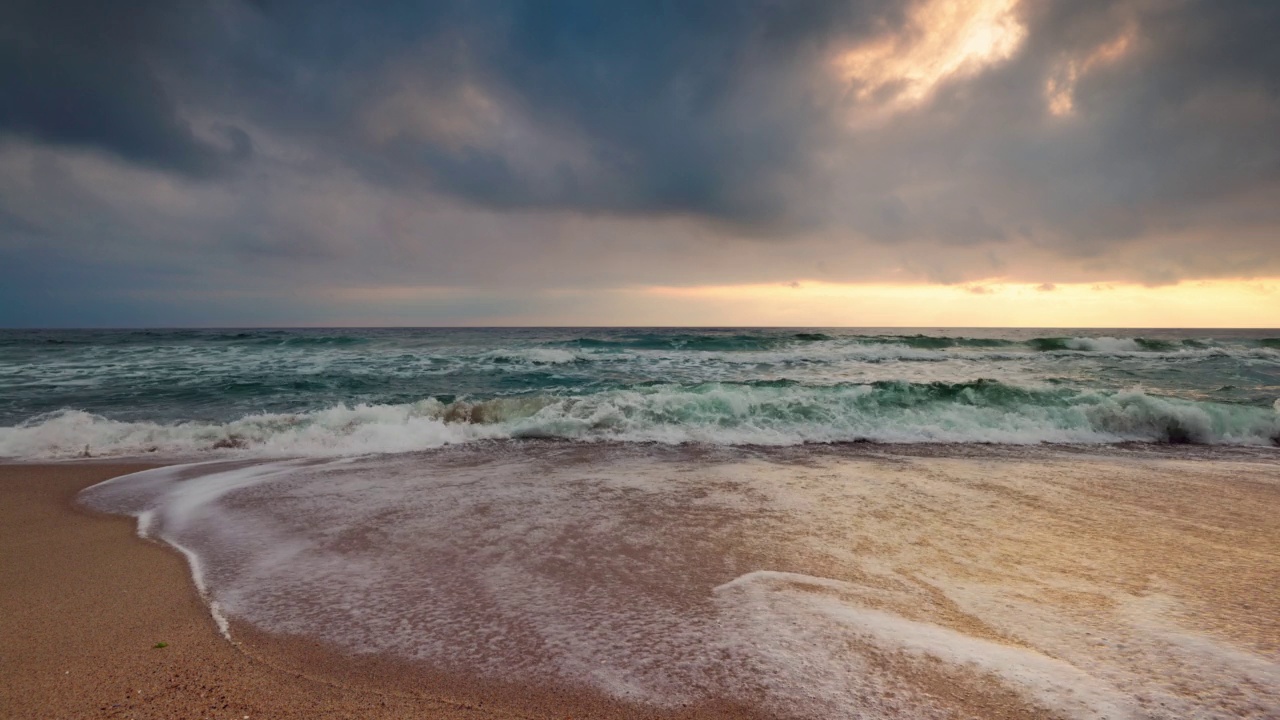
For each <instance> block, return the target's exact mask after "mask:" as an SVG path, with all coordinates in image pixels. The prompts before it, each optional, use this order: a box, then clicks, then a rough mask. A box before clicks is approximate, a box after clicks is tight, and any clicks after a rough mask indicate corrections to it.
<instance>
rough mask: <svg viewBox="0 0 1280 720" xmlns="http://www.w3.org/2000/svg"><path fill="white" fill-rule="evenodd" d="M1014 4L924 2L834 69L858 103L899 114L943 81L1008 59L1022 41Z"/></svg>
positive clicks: (1010, 0)
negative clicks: (897, 28) (902, 24)
mask: <svg viewBox="0 0 1280 720" xmlns="http://www.w3.org/2000/svg"><path fill="white" fill-rule="evenodd" d="M1017 5H1018V0H925V1H924V2H921V3H919V4H918V5H916V6H915V8H913V9H912V11H911V14H910V22H909V24H908V26H907V27H906V28H905V29H904V30H903V31H902V32H900V33H898V34H892V35H885V36H882V37H880V38H877V39H875V40H872V41H870V42H868V43H864V44H862V45H859V46H858V47H855V48H853V49H851V50H848V51H846V52H844V53H842V54H840V55H839V56H838V57H837V58H836V59H835V65H836V68H837V71H838V72H839V73H840V75H841V76H842V77H843V78H845V79H846V80H848V81H849V82H850V83H852V84H853V87H854V88H855V90H854V93H855V96H856V98H857V99H858V100H859V101H860V102H871V103H874V104H881V105H884V106H885V107H886V109H889V110H899V109H903V108H906V107H910V106H912V105H917V104H919V103H921V102H923V101H924V100H926V99H927V98H928V97H929V96H930V95H932V93H933V92H934V90H935V89H936V88H937V87H938V86H939V85H940V84H942V83H943V82H945V81H946V80H947V79H949V78H952V77H963V76H967V75H972V74H975V73H977V72H979V71H980V70H982V69H984V68H986V67H989V66H991V65H993V64H995V63H998V62H1000V61H1002V60H1007V59H1008V58H1010V57H1011V56H1012V55H1013V53H1014V52H1015V51H1017V49H1018V47H1019V46H1021V44H1022V41H1023V39H1024V38H1025V37H1026V34H1027V33H1026V28H1025V27H1024V26H1023V25H1022V23H1021V22H1020V21H1019V19H1018V17H1017V13H1016V10H1017Z"/></svg>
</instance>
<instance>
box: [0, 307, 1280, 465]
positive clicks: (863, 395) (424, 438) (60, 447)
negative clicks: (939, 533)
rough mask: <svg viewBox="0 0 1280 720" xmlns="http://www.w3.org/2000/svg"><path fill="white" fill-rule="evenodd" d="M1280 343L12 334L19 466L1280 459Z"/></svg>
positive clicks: (1014, 334)
mask: <svg viewBox="0 0 1280 720" xmlns="http://www.w3.org/2000/svg"><path fill="white" fill-rule="evenodd" d="M1277 403H1280V330H1277V331H1268V330H1263V331H1254V330H1249V331H1244V330H1212V331H1210V330H1204V331H1181V330H1140V331H1116V330H1106V331H1101V330H1075V331H1069V332H1067V331H1060V330H945V331H943V330H922V329H921V330H917V329H910V330H884V329H873V330H872V329H866V330H856V329H763V330H744V329H678V330H676V329H642V330H633V329H625V330H624V329H608V330H602V329H371V330H352V329H341V330H338V329H317V330H137V331H109V330H108V331H0V456H8V457H18V458H57V457H74V456H78V455H86V454H87V455H89V456H94V457H99V456H112V455H133V454H140V453H160V454H164V455H175V454H181V455H194V456H220V455H255V456H258V455H334V454H339V455H341V454H358V453H365V452H405V451H411V450H422V449H428V448H434V447H440V446H443V445H449V444H457V443H465V442H472V441H477V440H484V439H498V438H510V439H520V438H558V439H565V440H575V441H601V440H610V441H620V442H658V443H686V442H693V443H708V444H714V445H794V444H804V443H844V442H858V441H873V442H879V443H920V442H926V443H1017V444H1026V443H1091V444H1106V443H1120V442H1172V443H1197V444H1209V445H1268V444H1274V443H1276V442H1277V438H1278V437H1280V411H1278V408H1280V405H1277Z"/></svg>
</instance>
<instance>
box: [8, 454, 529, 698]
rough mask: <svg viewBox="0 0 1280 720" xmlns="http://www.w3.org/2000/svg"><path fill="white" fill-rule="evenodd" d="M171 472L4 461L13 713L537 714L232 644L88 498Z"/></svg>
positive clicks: (162, 550)
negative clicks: (79, 500) (301, 664)
mask: <svg viewBox="0 0 1280 720" xmlns="http://www.w3.org/2000/svg"><path fill="white" fill-rule="evenodd" d="M161 466H162V464H159V463H148V464H143V463H102V462H91V463H61V464H58V463H42V464H28V463H23V464H7V463H4V464H0V498H2V500H0V518H2V521H0V553H2V554H3V556H4V561H3V562H2V563H0V617H3V618H4V620H3V623H4V626H5V632H4V633H3V636H0V675H2V676H3V677H4V678H5V682H4V683H0V716H3V717H14V718H19V717H21V718H45V717H47V718H114V717H121V718H123V717H129V718H174V717H223V718H243V717H246V716H248V717H251V718H299V719H301V718H316V717H326V718H329V717H331V718H353V719H354V718H402V717H418V718H432V719H440V720H454V719H462V718H467V719H470V720H485V719H490V718H492V719H498V718H514V717H537V715H529V714H526V713H516V712H511V711H506V710H504V709H502V708H498V707H487V706H486V707H477V706H472V705H468V704H465V703H458V702H451V701H449V700H448V699H444V698H436V697H427V696H423V695H420V694H414V695H409V694H403V693H397V692H393V691H391V690H390V689H387V690H377V689H369V688H361V687H354V686H349V685H344V684H338V683H335V682H333V681H331V680H327V679H319V678H317V677H316V676H314V675H312V674H310V673H309V672H307V670H310V671H313V672H314V671H315V670H318V669H320V667H322V666H323V663H320V664H319V666H318V667H310V668H306V669H305V670H303V669H293V668H289V667H285V666H283V665H277V664H274V663H271V662H264V660H263V659H262V658H261V657H260V656H258V655H257V654H256V653H255V652H254V651H253V650H251V649H249V648H247V647H245V646H243V645H239V643H240V640H239V633H240V632H242V631H241V630H240V629H237V645H233V644H232V643H229V642H227V641H226V640H225V639H224V638H223V637H222V636H221V635H220V634H219V632H218V629H217V627H216V626H215V624H214V621H213V618H212V617H211V616H210V614H209V609H208V607H207V606H206V605H205V603H204V601H203V600H202V599H201V598H200V596H199V594H198V593H197V591H196V588H195V586H194V584H193V581H192V579H191V574H190V570H189V568H188V566H187V563H186V560H185V559H184V558H183V557H182V556H181V554H180V553H179V552H178V551H177V550H175V549H173V548H170V547H167V546H165V545H164V544H162V543H159V542H154V541H148V540H143V539H140V538H139V537H138V536H137V533H136V529H135V528H136V523H135V521H134V519H133V518H129V517H123V516H114V515H107V514H104V513H98V512H95V511H93V510H89V509H87V508H83V507H80V506H79V505H78V504H76V502H75V497H76V495H77V494H78V493H79V492H80V491H81V490H82V489H84V488H86V487H89V486H91V485H94V484H96V483H99V482H102V481H104V480H107V479H110V478H112V477H117V476H120V475H124V474H128V473H132V472H138V471H141V470H147V469H150V468H154V467H161ZM249 635H253V633H249ZM161 642H163V643H166V644H167V646H166V647H163V648H155V647H153V646H154V645H156V644H157V643H161ZM304 650H305V648H304Z"/></svg>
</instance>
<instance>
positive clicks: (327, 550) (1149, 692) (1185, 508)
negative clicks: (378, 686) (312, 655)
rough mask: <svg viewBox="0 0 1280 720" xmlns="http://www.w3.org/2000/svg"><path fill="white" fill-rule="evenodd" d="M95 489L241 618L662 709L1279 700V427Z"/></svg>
mask: <svg viewBox="0 0 1280 720" xmlns="http://www.w3.org/2000/svg"><path fill="white" fill-rule="evenodd" d="M82 497H83V500H84V502H86V503H87V504H88V505H90V506H92V507H95V508H98V509H103V510H107V511H111V512H117V513H125V514H132V515H135V516H138V517H139V528H140V531H141V532H144V533H146V534H148V535H150V536H152V537H155V538H159V539H162V540H164V541H167V542H169V543H172V544H174V545H176V546H178V547H179V548H181V549H183V550H184V551H185V552H186V553H187V554H188V557H189V559H190V560H191V562H192V567H193V572H194V573H195V574H196V577H197V582H198V584H199V585H200V587H201V588H202V589H203V591H204V592H205V594H206V598H207V600H208V601H209V602H210V603H211V607H212V609H213V610H214V612H215V613H216V614H217V616H218V617H219V618H221V619H223V621H225V622H226V623H227V627H228V628H229V632H230V633H231V634H232V635H233V636H234V635H235V633H236V628H237V627H252V628H255V629H260V630H265V631H268V632H273V633H279V634H282V635H289V636H302V637H311V638H315V639H318V640H321V641H324V642H326V643H329V644H331V645H333V646H334V647H337V648H339V649H341V650H344V651H346V652H350V653H355V654H366V655H367V654H375V655H380V656H385V657H388V658H394V659H397V660H400V661H406V662H410V663H419V664H422V665H423V666H429V667H433V668H438V669H442V670H445V671H449V672H457V673H463V674H466V675H471V676H475V677H479V678H494V679H499V680H504V681H515V682H531V683H542V684H546V683H551V684H556V685H561V686H563V687H566V688H584V689H586V690H589V691H591V692H596V693H602V694H604V695H606V696H609V697H613V698H617V699H619V700H622V701H627V702H633V703H636V704H637V705H638V706H640V707H648V708H654V709H656V710H658V711H664V710H670V709H674V708H679V707H681V706H685V705H696V704H697V703H701V702H707V701H711V700H723V701H727V702H731V703H737V704H741V705H745V706H748V707H754V708H758V710H759V713H760V715H761V716H777V717H796V718H831V717H867V718H876V717H903V716H906V717H922V718H927V717H970V716H980V717H990V716H995V715H996V714H997V713H1006V716H1008V717H1036V716H1043V717H1063V718H1101V717H1108V718H1113V719H1114V718H1186V717H1197V718H1240V717H1244V718H1273V717H1276V716H1278V715H1280V598H1278V597H1277V596H1276V593H1275V588H1276V587H1280V524H1277V523H1276V521H1275V518H1276V517H1280V462H1277V458H1276V456H1275V453H1274V451H1272V450H1267V449H1262V448H1259V449H1247V448H1237V449H1229V448H1227V449H1210V448H1187V449H1177V448H1164V449H1161V448H1157V447H1152V446H1146V447H1128V448H1125V447H1119V448H1104V449H1098V448H1095V449H1086V448H1081V447H1074V448H1063V447H1003V446H985V447H975V446H958V447H957V446H945V445H917V446H912V447H910V448H904V447H896V448H895V447H892V446H868V445H862V446H835V447H828V446H812V445H810V446H799V447H783V448H764V447H755V446H752V447H715V446H708V445H699V446H664V445H652V444H644V445H642V444H635V443H594V444H581V443H567V442H539V441H511V440H506V441H488V442H482V443H476V444H471V445H462V446H456V447H450V448H444V449H439V450H433V451H427V452H418V453H408V454H399V455H383V456H367V457H358V458H341V459H322V458H310V459H292V460H279V461H270V462H247V461H236V462H212V463H206V464H201V465H193V466H179V467H174V468H165V469H160V470H152V471H148V472H144V473H140V474H137V475H132V476H126V477H123V478H119V479H116V480H112V481H108V482H107V483H104V484H102V485H98V486H96V487H94V488H91V489H89V490H87V491H86V492H85V493H84V495H83V496H82Z"/></svg>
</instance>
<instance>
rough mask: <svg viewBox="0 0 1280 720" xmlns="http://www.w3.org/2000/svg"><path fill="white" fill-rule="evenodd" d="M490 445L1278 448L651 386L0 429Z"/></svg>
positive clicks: (1043, 392) (13, 437)
mask: <svg viewBox="0 0 1280 720" xmlns="http://www.w3.org/2000/svg"><path fill="white" fill-rule="evenodd" d="M499 438H559V439H566V440H577V441H595V440H612V441H624V442H627V441H630V442H660V443H690V442H692V443H708V444H718V445H744V444H763V445H794V444H803V443H839V442H858V441H872V442H882V443H919V442H935V443H968V442H980V443H1021V444H1025V443H1042V442H1060V443H1116V442H1131V441H1137V442H1165V443H1196V444H1243V445H1265V444H1272V443H1277V444H1280V410H1278V409H1277V408H1276V407H1259V406H1254V405H1237V404H1228V403H1215V402H1195V401H1191V400H1184V399H1175V398H1167V397H1159V396H1155V395H1148V394H1146V393H1143V392H1141V391H1137V390H1133V391H1125V392H1103V391H1078V390H1069V389H1063V388H1053V387H1020V386H1016V385H1010V384H1005V383H1000V382H996V381H988V380H982V381H977V382H970V383H940V382H935V383H906V382H878V383H870V384H842V385H833V386H808V385H803V384H799V383H795V382H786V381H781V382H759V383H702V384H696V385H677V384H651V385H643V386H636V387H632V388H630V389H622V390H607V391H601V392H597V393H590V394H577V395H557V394H546V393H541V394H528V395H519V396H508V397H499V398H489V399H477V400H467V399H465V398H464V399H451V401H448V402H446V401H442V400H440V399H436V398H427V399H424V400H421V401H418V402H413V403H402V404H386V405H379V404H357V405H353V406H348V405H343V404H339V405H334V406H332V407H329V408H327V409H323V410H316V411H310V412H301V413H263V414H253V415H247V416H245V417H242V418H240V419H238V420H235V421H233V422H228V423H198V422H187V423H173V424H159V423H150V422H120V421H115V420H110V419H107V418H104V417H101V416H97V415H91V414H89V413H85V412H81V411H77V410H63V411H59V412H56V413H49V414H45V415H41V416H38V417H35V418H32V419H30V420H29V421H27V422H25V423H23V424H21V425H19V426H17V427H7V428H0V456H7V457H17V458H58V457H75V456H80V455H87V456H91V457H95V456H120V455H135V454H143V453H151V452H154V453H160V454H165V455H191V454H204V453H213V454H249V455H256V456H262V455H268V456H290V455H304V456H309V455H347V454H362V453H382V452H406V451H413V450H420V449H427V448H432V447H439V446H442V445H447V444H455V443H465V442H473V441H479V440H486V439H499Z"/></svg>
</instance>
